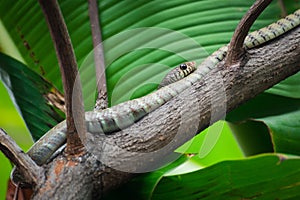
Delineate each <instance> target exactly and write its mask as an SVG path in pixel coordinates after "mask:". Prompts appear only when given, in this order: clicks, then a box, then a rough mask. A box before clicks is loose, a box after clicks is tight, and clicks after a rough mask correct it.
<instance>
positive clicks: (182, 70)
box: [158, 62, 196, 88]
mask: <svg viewBox="0 0 300 200" xmlns="http://www.w3.org/2000/svg"><path fill="white" fill-rule="evenodd" d="M195 70H196V62H185V63H182V64H180V65H179V66H177V67H175V68H174V69H173V70H171V71H170V72H169V73H168V74H167V75H166V76H165V78H164V79H163V80H162V82H161V83H160V85H159V86H158V88H161V87H163V86H166V85H169V84H171V83H174V82H176V81H179V80H181V79H183V78H184V77H186V76H188V75H189V74H191V73H192V72H193V71H195Z"/></svg>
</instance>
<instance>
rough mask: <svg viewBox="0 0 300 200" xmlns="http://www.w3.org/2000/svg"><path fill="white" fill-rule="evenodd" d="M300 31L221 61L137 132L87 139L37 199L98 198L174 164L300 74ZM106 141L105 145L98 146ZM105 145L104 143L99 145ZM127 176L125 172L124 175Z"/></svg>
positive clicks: (58, 162) (50, 169) (54, 167)
mask: <svg viewBox="0 0 300 200" xmlns="http://www.w3.org/2000/svg"><path fill="white" fill-rule="evenodd" d="M299 44H300V27H298V28H296V29H294V30H292V31H290V32H289V33H287V34H285V35H284V36H282V37H280V38H278V39H276V40H273V41H272V42H270V43H267V44H266V45H263V46H262V47H260V48H256V49H252V50H249V51H248V52H247V53H246V54H245V55H244V57H243V62H241V63H239V64H236V65H233V66H230V67H224V62H221V63H220V64H219V65H218V66H217V67H216V68H215V69H214V70H212V71H211V72H210V73H209V74H208V75H207V76H206V77H205V78H203V79H202V80H201V81H199V82H197V83H196V84H194V85H192V86H191V87H190V88H188V89H187V90H185V91H184V92H183V93H181V94H180V95H178V96H176V97H175V98H173V99H171V100H170V101H169V102H167V103H166V104H165V105H163V106H161V107H160V108H159V109H157V110H155V111H153V112H152V113H150V114H149V115H147V116H146V117H144V118H143V119H142V120H140V121H138V122H137V123H135V124H134V125H132V126H131V127H129V128H127V129H125V130H123V131H119V132H116V133H115V134H112V135H108V136H103V135H97V136H90V135H88V136H90V137H91V138H90V137H87V138H88V140H87V141H90V142H91V143H89V146H86V147H88V149H89V150H91V152H93V153H95V154H94V155H93V156H91V154H90V153H84V154H83V155H81V156H79V157H77V158H74V159H73V160H67V159H66V158H65V157H64V155H59V156H58V157H57V158H56V159H54V160H53V162H51V163H49V164H48V165H47V166H45V167H46V169H47V172H46V180H45V182H44V183H43V184H41V185H38V186H37V187H35V194H34V199H92V198H93V199H95V198H97V197H98V198H100V197H101V196H102V195H103V194H105V193H106V191H108V190H110V189H112V188H115V187H117V186H118V185H120V184H124V183H125V182H126V181H128V180H129V179H130V178H131V177H132V176H133V175H134V174H135V173H134V172H138V173H141V172H147V171H151V170H153V169H156V168H157V167H159V166H161V165H162V164H164V163H166V162H169V161H172V160H173V159H174V158H175V157H176V156H177V155H176V154H173V153H172V152H173V150H174V149H175V148H177V147H178V146H180V145H182V144H183V143H185V142H186V141H188V140H189V139H190V138H192V137H193V136H194V135H195V134H197V133H198V132H200V131H201V130H203V129H205V128H206V127H208V126H209V125H211V124H212V123H214V122H216V121H217V120H219V119H223V118H224V117H225V115H226V113H228V112H230V111H232V110H233V109H234V108H236V107H238V106H239V105H241V104H243V103H245V102H246V101H247V100H249V99H251V98H253V97H255V96H256V95H258V94H259V93H261V92H263V91H264V90H266V89H268V88H270V87H271V86H273V85H274V84H276V83H278V82H280V81H281V80H284V79H285V78H287V77H288V76H291V75H293V74H295V73H296V72H298V71H299V70H300V46H299ZM98 140H101V144H102V145H101V146H97V145H93V144H97V143H98V142H99V141H98ZM99 143H100V142H99ZM122 171H123V172H122Z"/></svg>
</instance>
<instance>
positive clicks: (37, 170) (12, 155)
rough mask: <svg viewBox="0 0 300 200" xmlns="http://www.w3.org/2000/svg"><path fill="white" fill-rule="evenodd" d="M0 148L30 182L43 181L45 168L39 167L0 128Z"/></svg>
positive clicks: (35, 183)
mask: <svg viewBox="0 0 300 200" xmlns="http://www.w3.org/2000/svg"><path fill="white" fill-rule="evenodd" d="M0 150H1V151H2V152H3V153H4V155H5V156H6V157H7V158H8V159H9V160H10V161H11V162H12V163H13V164H14V165H16V166H17V168H18V169H19V170H20V172H21V174H22V175H23V176H24V177H25V179H26V182H28V183H29V184H34V185H37V184H38V183H40V182H42V180H43V179H44V177H43V171H44V170H43V168H41V167H39V166H38V165H37V164H36V163H35V162H34V161H33V160H32V159H31V158H30V157H29V156H28V155H27V154H26V153H24V152H23V151H22V149H21V148H20V147H19V146H18V145H17V144H16V143H15V142H14V141H13V139H12V138H11V137H10V136H9V135H7V133H6V132H5V131H4V130H3V129H1V128H0Z"/></svg>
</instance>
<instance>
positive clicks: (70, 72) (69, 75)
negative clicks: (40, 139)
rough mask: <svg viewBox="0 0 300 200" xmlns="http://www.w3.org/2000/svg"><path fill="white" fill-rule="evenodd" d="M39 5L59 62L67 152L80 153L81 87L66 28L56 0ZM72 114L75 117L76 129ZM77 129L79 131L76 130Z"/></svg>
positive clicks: (46, 0)
mask: <svg viewBox="0 0 300 200" xmlns="http://www.w3.org/2000/svg"><path fill="white" fill-rule="evenodd" d="M39 3H40V5H41V7H42V9H43V12H44V15H45V18H46V21H47V24H48V27H49V30H50V33H51V37H52V40H53V43H54V46H55V50H56V55H57V58H58V62H59V67H60V71H61V75H62V81H63V86H64V93H65V100H66V116H67V133H68V135H67V150H68V152H69V153H71V154H74V153H76V151H77V150H79V151H80V149H81V147H82V144H81V140H80V138H79V136H78V134H77V133H78V132H83V131H84V128H81V127H84V126H83V124H84V110H83V103H82V94H81V86H80V83H79V81H77V82H76V83H77V84H75V80H76V78H77V75H78V69H77V63H76V58H75V54H74V51H73V47H72V44H71V40H70V36H69V33H68V30H67V26H66V24H65V22H64V19H63V16H62V13H61V11H60V8H59V6H58V4H57V2H56V0H50V1H49V0H39ZM75 87H76V88H75ZM74 90H76V92H77V94H76V95H73V91H74ZM73 105H76V106H73ZM72 106H73V107H72ZM74 113H76V116H77V118H76V127H75V121H74V116H73V114H74ZM79 128H80V129H81V130H78V129H79Z"/></svg>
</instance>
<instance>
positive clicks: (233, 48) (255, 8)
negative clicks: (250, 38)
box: [225, 0, 272, 66]
mask: <svg viewBox="0 0 300 200" xmlns="http://www.w3.org/2000/svg"><path fill="white" fill-rule="evenodd" d="M271 2H272V0H257V1H256V2H255V3H254V4H253V5H252V6H251V7H250V9H249V10H248V11H247V13H246V14H245V15H244V17H243V18H242V19H241V21H240V23H239V24H238V26H237V28H236V29H235V31H234V33H233V36H232V38H231V41H230V43H229V46H228V52H227V56H226V58H225V59H226V60H225V66H231V65H234V64H236V63H238V62H240V61H241V58H242V55H243V54H244V53H245V50H244V49H243V44H244V40H245V38H246V36H247V35H248V32H249V30H250V28H251V26H252V24H253V23H254V22H255V20H256V19H257V17H258V16H259V15H260V13H262V11H264V9H265V8H266V7H267V6H268V5H269V4H270V3H271Z"/></svg>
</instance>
